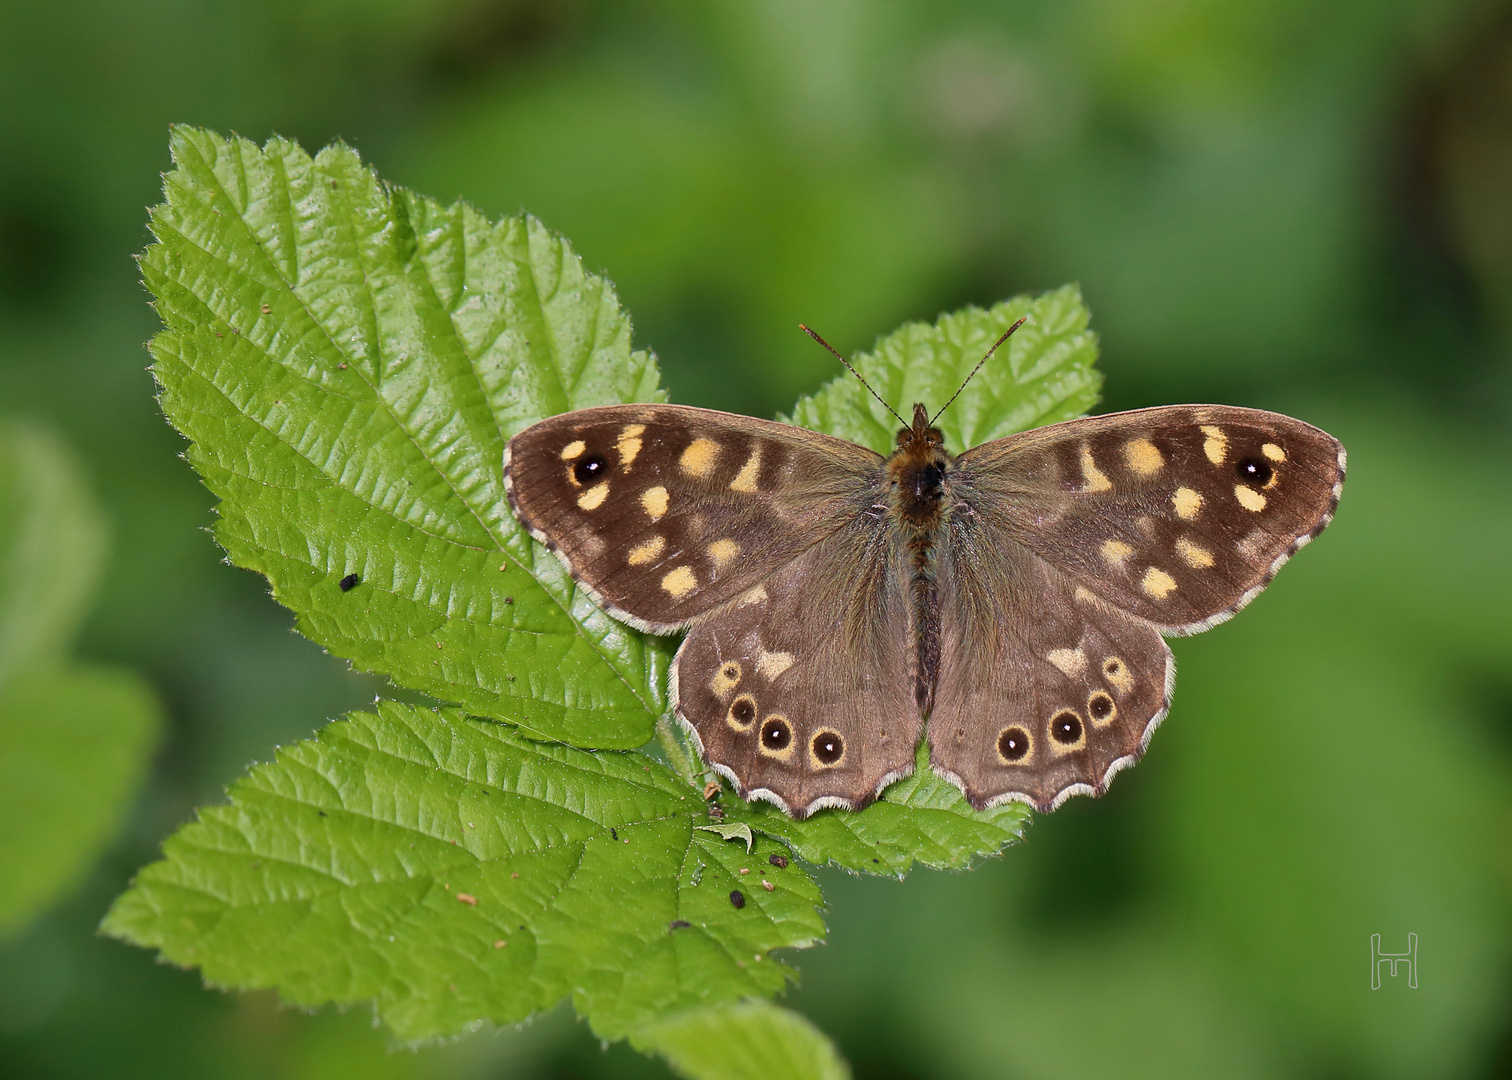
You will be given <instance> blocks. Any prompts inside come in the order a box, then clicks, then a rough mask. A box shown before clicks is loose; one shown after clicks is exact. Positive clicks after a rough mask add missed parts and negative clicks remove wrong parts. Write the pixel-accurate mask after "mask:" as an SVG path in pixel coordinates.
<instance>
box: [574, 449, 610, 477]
mask: <svg viewBox="0 0 1512 1080" xmlns="http://www.w3.org/2000/svg"><path fill="white" fill-rule="evenodd" d="M608 468H609V459H608V458H606V457H605V456H604V455H603V454H588V455H587V456H585V457H580V458H578V459H577V461H575V462H573V465H572V475H573V478H574V479H575V480H577V482H578V483H580V484H591V483H592V482H593V481H595V480H599V479H602V478H603V476H604V473H605V470H607V469H608Z"/></svg>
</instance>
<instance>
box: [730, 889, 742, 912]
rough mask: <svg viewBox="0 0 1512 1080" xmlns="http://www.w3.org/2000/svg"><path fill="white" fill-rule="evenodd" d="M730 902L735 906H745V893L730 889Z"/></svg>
mask: <svg viewBox="0 0 1512 1080" xmlns="http://www.w3.org/2000/svg"><path fill="white" fill-rule="evenodd" d="M730 903H732V904H734V905H735V906H736V907H737V908H743V907H745V893H743V892H741V891H740V890H739V889H735V890H733V891H731V893H730Z"/></svg>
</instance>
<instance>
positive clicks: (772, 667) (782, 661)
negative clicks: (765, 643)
mask: <svg viewBox="0 0 1512 1080" xmlns="http://www.w3.org/2000/svg"><path fill="white" fill-rule="evenodd" d="M792 666H793V654H792V653H790V652H763V653H762V654H761V659H759V660H757V661H756V671H757V673H758V674H759V675H760V676H761V677H762V678H763V679H765V680H766V681H767V682H771V681H772V680H773V679H775V678H776V677H777V676H779V675H781V674H782V673H783V672H784V671H786V670H787V669H788V668H790V667H792Z"/></svg>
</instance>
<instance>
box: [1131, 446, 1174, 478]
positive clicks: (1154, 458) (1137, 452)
mask: <svg viewBox="0 0 1512 1080" xmlns="http://www.w3.org/2000/svg"><path fill="white" fill-rule="evenodd" d="M1123 451H1124V460H1125V461H1127V462H1128V463H1129V468H1131V469H1133V470H1134V472H1135V473H1137V474H1138V475H1140V476H1154V475H1155V474H1156V473H1158V472H1159V471H1160V470H1161V469H1162V468H1164V467H1165V458H1164V457H1162V456H1161V454H1160V451H1159V450H1158V449H1157V448H1156V446H1155V444H1154V443H1152V442H1151V441H1150V440H1149V439H1130V440H1129V441H1128V442H1126V443H1124V448H1123Z"/></svg>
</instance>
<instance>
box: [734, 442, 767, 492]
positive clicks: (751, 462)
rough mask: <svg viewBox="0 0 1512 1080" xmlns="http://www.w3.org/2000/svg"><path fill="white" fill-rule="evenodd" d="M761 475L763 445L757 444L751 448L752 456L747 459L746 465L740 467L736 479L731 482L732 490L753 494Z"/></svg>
mask: <svg viewBox="0 0 1512 1080" xmlns="http://www.w3.org/2000/svg"><path fill="white" fill-rule="evenodd" d="M760 474H761V444H760V443H756V444H755V445H753V446H752V447H751V456H750V457H748V458H746V463H745V464H744V465H742V466H741V467H740V472H738V473H736V474H735V479H733V480H731V481H730V490H731V491H743V492H745V493H746V494H748V495H749V494H751V493H752V492H754V491H755V490H756V477H757V476H759V475H760Z"/></svg>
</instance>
